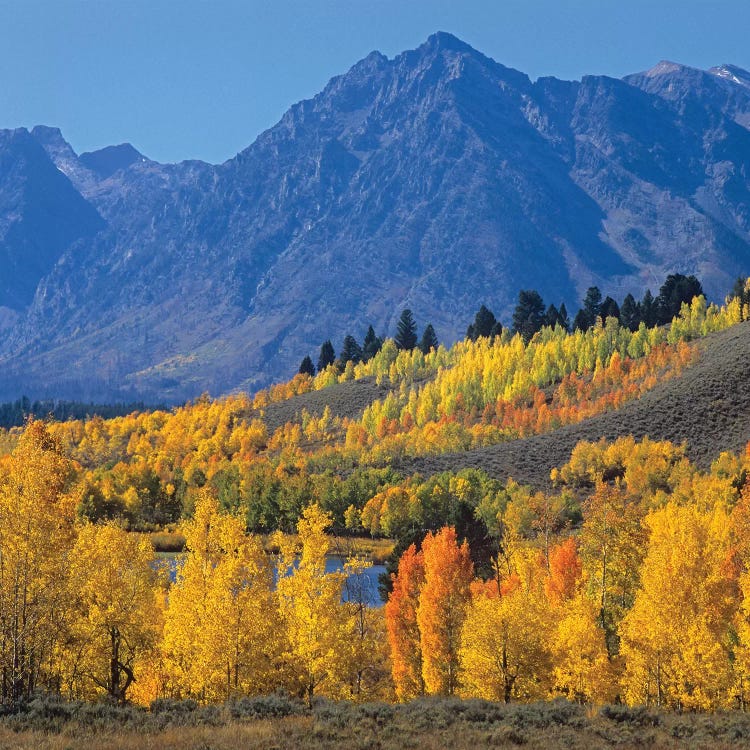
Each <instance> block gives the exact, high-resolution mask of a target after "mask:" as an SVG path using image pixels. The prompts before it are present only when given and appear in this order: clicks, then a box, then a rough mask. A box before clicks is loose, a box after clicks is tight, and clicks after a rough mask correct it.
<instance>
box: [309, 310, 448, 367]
mask: <svg viewBox="0 0 750 750" xmlns="http://www.w3.org/2000/svg"><path fill="white" fill-rule="evenodd" d="M383 340H384V339H383V337H381V336H378V335H377V334H376V333H375V329H374V328H373V327H372V326H369V327H368V329H367V333H366V334H365V338H364V340H363V342H362V345H361V346H360V345H359V342H358V341H357V339H356V338H354V336H352V335H351V334H347V335H346V336H345V337H344V342H343V344H342V345H341V351H340V353H339V355H338V357H337V356H336V350H335V349H334V348H333V344H332V343H331V340H330V339H328V340H327V341H324V342H323V344H322V345H321V347H320V353H319V355H318V365H317V372H322V371H323V370H325V369H326V367H329V366H330V365H333V364H335V365H336V366H337V367H338V369H339V370H341V371H343V370H344V368H345V367H346V364H347V362H353V363H354V364H355V365H356V364H357V363H359V362H367V361H368V360H370V359H372V358H373V357H374V356H375V355H376V354H377V353H378V352H379V351H380V348H381V347H382V346H383ZM393 340H394V342H395V344H396V347H397V348H398V349H404V350H407V351H411V350H412V349H416V348H417V347H419V349H420V350H421V351H422V352H423V353H424V354H427V353H429V351H430V349H437V347H438V345H439V342H438V338H437V335H436V334H435V329H434V328H433V326H432V323H428V324H427V325H426V326H425V329H424V331H423V332H422V338H421V339H420V338H419V336H418V329H417V322H416V320H415V319H414V313H412V311H411V310H410V309H409V308H408V307H407V308H405V309H404V310H403V311H402V312H401V316H400V317H399V319H398V324H397V326H396V335H395V336H394V338H393ZM299 372H300V373H301V374H303V375H310V376H311V377H312V376H313V375H315V372H316V368H315V364H314V363H313V360H312V357H310V355H307V356H306V357H305V358H304V359H303V360H302V362H301V364H300V366H299Z"/></svg>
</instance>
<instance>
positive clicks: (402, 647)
mask: <svg viewBox="0 0 750 750" xmlns="http://www.w3.org/2000/svg"><path fill="white" fill-rule="evenodd" d="M423 585H424V555H423V554H422V553H421V552H417V548H416V547H415V546H414V545H413V544H412V545H410V546H409V547H408V548H407V549H406V551H405V552H404V554H403V555H401V558H400V559H399V561H398V573H396V574H395V575H393V590H392V591H391V595H390V596H389V597H388V602H387V603H386V605H385V621H386V626H387V628H388V643H389V645H390V647H391V673H392V675H393V685H394V688H395V690H396V696H397V697H398V699H399V700H402V701H403V700H408V699H409V698H414V697H416V696H418V695H423V694H424V679H423V677H422V645H421V642H420V638H419V625H417V608H418V606H419V593H420V591H421V590H422V586H423Z"/></svg>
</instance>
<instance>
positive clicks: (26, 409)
mask: <svg viewBox="0 0 750 750" xmlns="http://www.w3.org/2000/svg"><path fill="white" fill-rule="evenodd" d="M163 408H165V407H163V406H154V405H148V404H145V403H143V401H133V402H131V403H128V404H92V403H89V404H86V403H84V402H82V401H60V400H54V399H46V400H43V401H31V400H30V399H29V398H28V397H27V396H22V397H21V398H19V399H18V400H17V401H6V402H5V403H0V427H2V428H4V429H7V428H9V427H20V426H21V425H23V424H24V422H25V421H26V420H27V418H28V417H35V418H36V419H46V418H47V417H52V418H53V419H54V420H55V421H57V422H65V421H66V420H68V419H87V418H90V417H95V416H96V417H102V419H111V418H112V417H122V416H125V415H126V414H132V413H133V412H134V411H146V410H153V409H163Z"/></svg>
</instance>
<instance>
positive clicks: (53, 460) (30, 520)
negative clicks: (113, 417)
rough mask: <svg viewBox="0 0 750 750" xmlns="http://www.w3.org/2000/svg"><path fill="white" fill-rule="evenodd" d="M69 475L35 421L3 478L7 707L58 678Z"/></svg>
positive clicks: (1, 650) (70, 523)
mask: <svg viewBox="0 0 750 750" xmlns="http://www.w3.org/2000/svg"><path fill="white" fill-rule="evenodd" d="M72 475H73V470H72V465H71V462H70V461H69V460H68V459H67V458H66V457H65V456H64V455H63V452H62V447H61V445H60V443H59V441H58V440H57V439H56V438H55V437H53V436H52V435H51V434H50V432H49V431H48V429H47V427H46V425H45V424H44V423H43V422H40V421H30V422H29V423H28V424H27V425H26V429H25V430H24V432H23V434H22V435H21V437H20V438H19V441H18V445H17V446H16V448H15V450H14V451H13V453H12V455H11V456H10V459H9V461H8V462H7V472H6V473H5V474H4V476H2V477H1V478H0V676H1V678H2V700H3V702H4V703H7V704H12V705H16V704H18V703H19V702H20V701H21V700H23V699H24V698H28V697H29V696H30V695H31V694H32V693H33V691H34V690H35V689H39V688H43V687H52V686H55V685H56V683H57V680H58V676H57V675H56V674H55V667H54V664H52V662H51V658H52V655H53V653H54V650H55V646H56V644H57V642H58V640H59V636H60V634H61V633H62V631H63V630H64V626H65V622H66V619H67V615H68V610H69V602H68V600H67V596H66V594H67V590H66V586H65V578H66V576H65V572H66V567H67V561H68V556H69V553H70V550H71V548H72V546H73V543H74V541H75V528H74V520H75V503H76V500H75V498H74V496H73V495H72V493H70V492H68V491H67V490H68V485H69V484H70V480H71V478H72Z"/></svg>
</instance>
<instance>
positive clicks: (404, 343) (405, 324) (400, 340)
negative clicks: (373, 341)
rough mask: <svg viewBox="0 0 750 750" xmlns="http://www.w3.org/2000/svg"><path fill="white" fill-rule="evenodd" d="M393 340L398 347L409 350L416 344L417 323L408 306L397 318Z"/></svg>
mask: <svg viewBox="0 0 750 750" xmlns="http://www.w3.org/2000/svg"><path fill="white" fill-rule="evenodd" d="M394 341H395V342H396V346H397V348H399V349H407V350H411V349H413V348H414V347H415V346H416V345H417V323H416V321H415V320H414V315H413V314H412V312H411V310H410V309H409V308H408V307H407V308H406V309H405V310H404V311H403V312H402V313H401V317H400V318H399V319H398V325H397V326H396V337H395V339H394Z"/></svg>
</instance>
